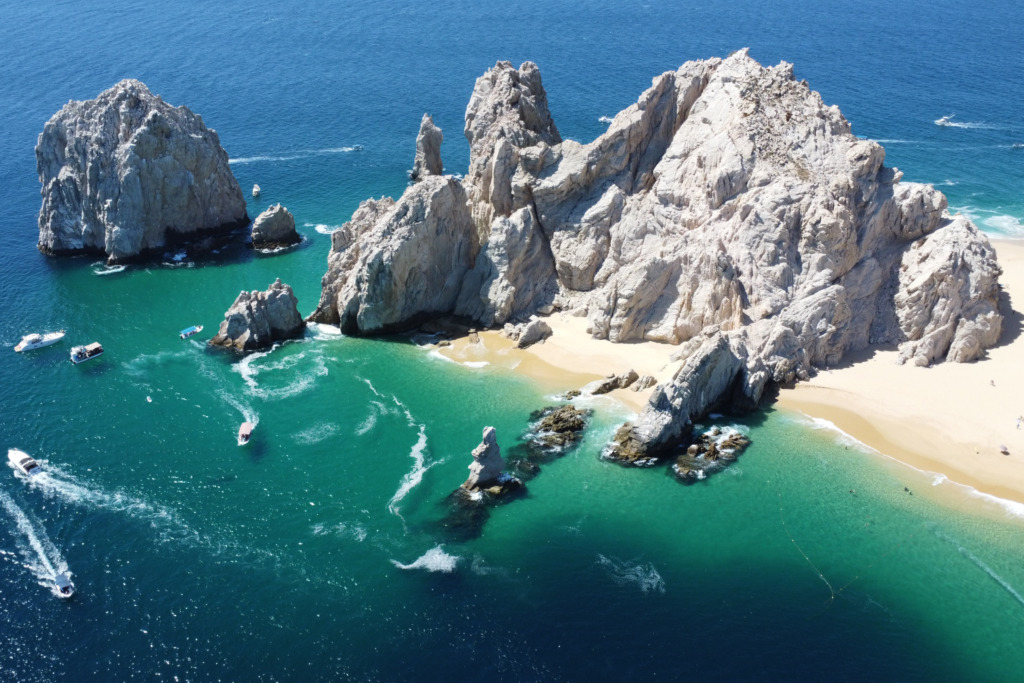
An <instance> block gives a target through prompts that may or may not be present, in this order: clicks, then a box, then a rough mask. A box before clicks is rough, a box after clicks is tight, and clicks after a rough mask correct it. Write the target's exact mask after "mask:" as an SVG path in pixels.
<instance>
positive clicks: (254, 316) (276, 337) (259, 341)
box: [210, 279, 306, 351]
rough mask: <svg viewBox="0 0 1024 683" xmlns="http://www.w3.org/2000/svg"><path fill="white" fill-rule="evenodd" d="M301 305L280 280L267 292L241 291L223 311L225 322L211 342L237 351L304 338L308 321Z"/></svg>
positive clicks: (289, 288)
mask: <svg viewBox="0 0 1024 683" xmlns="http://www.w3.org/2000/svg"><path fill="white" fill-rule="evenodd" d="M298 304H299V302H298V299H296V298H295V294H293V293H292V288H291V287H289V286H288V285H286V284H283V283H282V282H281V280H280V279H278V280H275V281H274V284H272V285H270V288H269V289H267V290H266V291H265V292H260V291H258V290H253V291H251V292H242V293H240V294H239V295H238V298H237V299H235V303H233V304H231V308H229V309H228V310H227V312H226V313H225V314H224V322H222V323H221V324H220V330H219V331H218V332H217V334H216V335H214V337H213V339H211V340H210V344H212V345H214V346H223V347H226V348H229V349H234V350H236V351H257V350H260V349H268V348H270V347H271V346H273V345H274V343H275V342H279V341H283V340H285V339H295V338H297V337H301V336H302V333H303V330H304V329H305V327H306V323H305V321H304V320H303V319H302V316H301V315H299V309H298Z"/></svg>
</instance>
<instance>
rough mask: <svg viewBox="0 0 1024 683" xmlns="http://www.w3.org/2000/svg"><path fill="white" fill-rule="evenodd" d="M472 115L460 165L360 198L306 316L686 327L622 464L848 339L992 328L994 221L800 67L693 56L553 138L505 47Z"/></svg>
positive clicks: (910, 355) (979, 344)
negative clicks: (582, 133)
mask: <svg viewBox="0 0 1024 683" xmlns="http://www.w3.org/2000/svg"><path fill="white" fill-rule="evenodd" d="M465 119H466V124H465V135H466V138H467V139H468V141H469V145H470V162H469V170H468V172H467V174H466V176H465V178H464V179H461V180H460V179H458V178H456V177H453V176H443V175H432V174H426V175H423V176H422V177H421V179H420V181H419V182H417V183H415V184H413V185H411V186H409V188H408V189H407V190H406V191H405V193H404V194H403V195H402V196H401V197H400V198H398V199H397V200H394V199H391V198H382V199H379V200H374V199H370V200H367V201H365V202H363V203H362V204H361V205H360V206H359V208H358V209H357V210H356V211H355V213H354V214H353V216H352V219H351V220H350V221H349V222H348V223H346V224H345V225H344V226H343V227H342V228H341V229H340V230H338V231H337V232H335V233H334V235H333V237H332V247H331V251H330V253H329V255H328V260H327V272H326V274H325V275H324V277H323V282H322V294H321V298H320V302H319V305H318V306H317V309H316V311H315V312H314V313H313V314H312V315H311V316H310V319H311V320H314V321H317V322H324V323H331V324H337V325H340V326H341V328H342V330H343V331H344V332H345V333H347V334H360V333H361V334H373V333H381V332H386V331H390V330H395V329H402V328H404V327H409V326H411V325H414V324H416V323H417V322H419V321H421V320H422V319H424V318H430V317H436V316H442V315H453V316H458V317H461V318H464V319H467V320H470V321H472V322H473V323H474V324H475V325H478V326H483V327H491V328H493V327H500V326H502V325H504V324H505V323H508V322H512V323H518V322H523V321H526V320H527V319H529V318H530V316H531V315H533V314H536V313H538V312H541V311H550V310H560V311H566V312H571V313H572V314H574V315H579V316H585V317H586V318H587V320H588V323H589V331H590V333H591V334H592V335H593V336H594V337H596V338H600V339H608V340H610V341H612V342H632V341H641V340H651V341H658V342H663V343H666V344H672V345H678V346H679V350H678V351H677V354H676V355H677V357H679V358H680V360H681V367H680V369H679V370H678V372H677V373H676V374H675V376H674V378H673V379H672V380H671V381H670V382H667V383H665V384H663V385H660V386H659V387H657V388H656V389H655V392H654V394H653V396H652V398H651V400H650V403H649V404H648V406H647V408H646V409H645V410H644V411H643V412H642V414H641V415H640V416H639V418H638V419H637V420H636V421H635V423H632V424H626V425H624V426H623V427H622V429H620V430H619V433H618V435H617V437H616V441H615V444H614V445H613V447H612V449H611V451H610V453H609V455H610V457H612V458H614V459H617V460H620V461H623V462H627V463H629V462H647V461H649V460H650V458H651V457H657V456H658V455H660V454H663V453H664V452H665V451H666V450H667V449H669V448H671V447H672V446H674V445H676V444H677V443H679V442H680V440H682V439H684V438H686V437H687V436H688V435H689V430H690V427H691V424H692V422H693V420H695V419H697V418H699V417H701V416H703V415H706V414H707V413H708V412H709V411H711V410H714V409H723V408H737V409H750V408H753V407H754V406H756V405H757V404H758V403H759V402H760V400H761V399H762V397H763V396H764V394H765V391H766V389H767V388H769V387H770V386H771V385H772V384H780V383H790V382H793V381H796V380H799V379H802V378H806V377H807V376H808V375H809V373H811V372H812V370H813V368H814V367H820V366H826V365H834V364H836V363H838V362H839V361H840V360H841V359H842V358H843V356H844V355H845V354H846V353H847V352H849V351H853V350H861V349H864V348H866V347H868V346H869V345H872V344H879V343H891V344H896V345H898V347H899V349H900V359H901V361H902V362H906V361H910V362H913V363H915V364H917V365H928V364H930V363H933V362H937V361H942V360H947V361H954V362H964V361H971V360H974V359H977V358H979V357H981V356H982V355H983V354H984V352H985V349H986V348H988V347H990V346H992V345H993V344H994V343H995V342H996V340H997V339H998V337H999V334H1000V331H1001V328H1002V316H1001V314H1000V313H999V311H998V296H999V287H998V283H997V279H998V277H999V275H1000V269H999V266H998V264H997V262H996V257H995V252H994V251H993V249H992V248H991V245H990V244H989V242H988V240H987V238H986V237H985V236H984V235H982V234H981V233H979V231H978V230H977V229H976V228H975V226H974V225H973V224H971V222H970V221H969V220H968V219H967V218H965V217H963V216H961V215H955V216H952V215H950V214H949V212H948V211H947V203H946V198H945V197H944V196H943V194H942V193H941V192H938V191H936V190H935V189H934V188H933V187H931V186H928V185H921V184H917V183H909V182H903V181H902V173H900V172H899V171H898V170H896V169H893V168H887V167H886V166H885V165H884V163H883V162H884V160H885V150H884V149H883V148H882V147H881V146H880V145H879V144H877V143H876V142H873V141H871V140H863V139H859V138H857V137H856V136H854V135H853V134H852V133H851V129H850V124H849V123H848V122H847V121H846V119H845V118H844V117H843V115H842V114H841V113H840V111H839V109H838V108H837V107H835V106H826V105H825V104H824V103H823V102H822V99H821V97H820V96H819V95H818V93H816V92H814V91H812V90H811V89H810V88H809V87H808V85H807V83H806V82H802V81H798V80H796V79H795V78H794V76H793V68H792V66H791V65H789V64H787V63H785V62H783V63H780V64H779V65H778V66H775V67H770V68H766V67H763V66H761V65H760V64H758V63H757V62H755V61H754V60H753V59H752V58H751V57H750V56H749V55H748V54H747V51H746V50H743V51H740V52H737V53H734V54H732V55H730V56H729V57H728V58H726V59H718V58H715V59H708V60H704V61H693V62H687V63H686V64H684V65H683V66H681V67H680V68H679V69H678V70H677V71H673V72H667V73H664V74H662V75H660V76H657V77H656V78H655V79H654V81H653V83H652V85H651V87H650V88H649V89H648V90H647V91H645V92H644V93H643V94H641V95H640V98H639V100H638V101H637V103H636V104H634V105H632V106H630V107H629V108H627V109H625V110H624V111H622V112H620V113H619V114H618V115H617V116H616V117H615V118H614V120H613V121H612V122H611V124H610V125H609V127H608V130H607V132H606V133H604V134H603V135H601V136H600V137H598V138H597V139H596V140H595V141H593V142H591V143H589V144H581V143H578V142H576V141H573V140H563V139H562V137H561V135H560V133H559V131H558V129H557V128H556V126H555V123H554V121H553V120H552V118H551V114H550V112H549V110H548V105H547V95H546V93H545V91H544V88H543V85H542V82H541V77H540V72H539V71H538V69H537V67H536V66H535V65H534V64H532V63H530V62H527V63H525V64H523V65H522V66H521V67H520V68H519V69H516V68H514V67H513V66H512V65H511V64H509V63H508V62H499V63H497V64H496V65H495V66H494V68H492V69H491V70H489V71H488V72H487V73H486V74H484V75H483V76H482V77H480V78H479V79H478V80H477V82H476V86H475V88H474V91H473V95H472V97H471V99H470V102H469V105H468V107H467V110H466V117H465ZM437 137H438V138H439V136H437Z"/></svg>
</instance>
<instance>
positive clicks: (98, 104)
mask: <svg viewBox="0 0 1024 683" xmlns="http://www.w3.org/2000/svg"><path fill="white" fill-rule="evenodd" d="M36 165H37V169H38V172H39V181H40V182H41V183H42V185H43V187H42V195H43V205H42V208H41V209H40V210H39V250H40V251H42V252H43V253H45V254H74V253H90V252H92V253H96V252H102V253H105V254H106V255H107V256H108V259H109V261H110V262H119V261H126V260H130V259H132V258H134V257H137V256H139V255H140V254H144V253H145V252H147V251H151V250H159V249H162V248H163V247H165V246H166V245H168V244H169V243H173V242H176V241H180V240H182V239H184V238H191V237H197V236H199V235H201V234H211V233H217V232H228V231H231V230H234V229H237V228H241V227H245V225H247V224H248V222H249V218H248V216H247V214H246V210H245V200H244V199H243V197H242V190H241V188H240V187H239V186H238V181H236V180H235V177H234V175H232V173H231V168H230V167H229V165H228V155H227V153H226V152H225V151H224V149H223V148H221V146H220V140H219V138H218V137H217V133H216V131H213V130H210V129H208V128H207V127H206V126H205V125H204V124H203V120H202V118H200V117H199V116H198V115H196V114H193V113H192V112H191V111H189V110H188V109H187V108H186V107H174V106H171V105H169V104H167V103H166V102H164V101H163V100H162V99H161V98H160V97H159V96H156V95H153V94H152V93H150V92H149V89H148V88H146V86H145V85H143V84H142V83H140V82H139V81H135V80H124V81H121V82H120V83H118V84H117V85H115V86H114V87H113V88H111V89H109V90H106V91H104V92H103V93H101V94H100V96H99V97H97V98H96V99H95V100H88V101H85V102H75V101H71V102H68V103H67V104H66V105H64V107H63V108H62V109H61V110H60V111H59V112H57V113H56V114H55V115H54V116H53V118H51V119H50V120H49V121H48V122H47V123H46V126H45V127H44V128H43V132H42V133H41V134H40V135H39V141H38V143H37V145H36Z"/></svg>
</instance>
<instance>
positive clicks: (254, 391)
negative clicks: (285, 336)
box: [234, 347, 328, 400]
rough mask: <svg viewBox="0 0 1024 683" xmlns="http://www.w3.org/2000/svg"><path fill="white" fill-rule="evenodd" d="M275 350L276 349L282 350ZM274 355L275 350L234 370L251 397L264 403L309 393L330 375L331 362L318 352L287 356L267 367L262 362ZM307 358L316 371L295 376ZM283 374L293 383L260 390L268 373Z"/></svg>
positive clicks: (253, 356)
mask: <svg viewBox="0 0 1024 683" xmlns="http://www.w3.org/2000/svg"><path fill="white" fill-rule="evenodd" d="M274 348H275V349H276V348H278V347H274ZM273 351H274V349H271V350H270V351H264V352H262V353H253V354H250V355H248V356H246V357H245V358H243V359H242V360H241V361H239V362H238V364H237V365H235V366H234V367H235V370H236V371H237V372H238V373H239V374H240V375H241V376H242V379H243V380H244V381H245V384H246V393H248V394H249V395H250V396H253V397H256V398H259V399H263V400H280V399H285V398H291V397H293V396H298V395H299V394H301V393H303V392H305V391H307V390H308V389H309V388H310V387H312V386H313V385H314V384H315V383H316V380H317V378H318V377H326V376H327V374H328V369H327V360H326V358H325V357H324V355H323V353H322V352H319V351H314V352H311V353H307V352H305V351H303V352H300V353H296V354H292V355H290V356H285V357H283V358H281V359H280V360H278V361H276V362H273V363H266V364H263V363H262V360H263V359H264V358H266V357H267V356H269V355H270V354H271V353H272V352H273ZM307 358H309V360H311V361H312V363H313V367H312V368H311V369H309V370H305V371H301V372H294V371H293V369H294V368H295V367H296V366H298V365H300V364H301V363H303V362H304V361H306V359H307ZM279 371H285V372H283V373H282V374H284V375H285V376H286V377H288V378H289V379H290V380H291V381H289V382H288V383H287V384H285V385H284V386H283V387H277V388H273V389H267V388H264V387H261V386H260V383H259V382H258V381H257V378H258V377H259V376H260V375H262V374H265V373H276V372H279Z"/></svg>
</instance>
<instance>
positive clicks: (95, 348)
mask: <svg viewBox="0 0 1024 683" xmlns="http://www.w3.org/2000/svg"><path fill="white" fill-rule="evenodd" d="M102 350H103V346H101V345H100V343H99V342H93V343H92V344H89V345H87V346H86V347H85V351H86V353H94V352H96V351H102Z"/></svg>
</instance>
